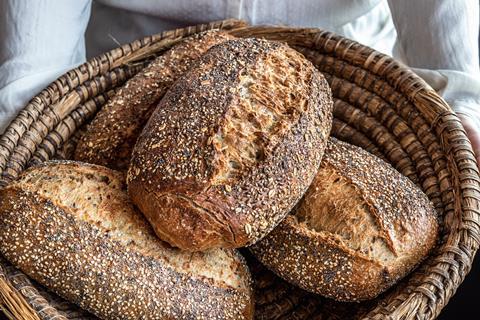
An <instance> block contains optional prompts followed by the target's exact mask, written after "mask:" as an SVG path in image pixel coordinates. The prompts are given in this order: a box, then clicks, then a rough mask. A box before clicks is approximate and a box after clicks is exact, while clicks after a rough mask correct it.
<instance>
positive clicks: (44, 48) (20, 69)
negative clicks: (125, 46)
mask: <svg viewBox="0 0 480 320" xmlns="http://www.w3.org/2000/svg"><path fill="white" fill-rule="evenodd" d="M90 7H91V0H75V1H64V0H35V1H30V0H3V1H0V43H1V45H0V133H2V132H3V131H4V129H5V127H6V126H7V125H8V123H9V122H10V121H11V120H12V119H13V117H15V115H16V114H17V113H18V111H19V110H20V109H21V108H22V107H23V106H25V104H26V103H27V102H28V101H29V100H30V99H31V98H32V97H33V96H34V95H35V94H37V93H38V92H39V91H41V90H42V89H43V88H44V87H46V86H47V85H48V84H49V83H50V82H52V81H53V80H55V79H56V78H57V77H58V76H60V75H62V74H63V73H64V72H65V71H67V70H69V69H71V68H73V67H75V66H77V65H78V64H80V63H82V62H84V61H85V41H84V32H85V29H86V26H87V23H88V19H89V16H90Z"/></svg>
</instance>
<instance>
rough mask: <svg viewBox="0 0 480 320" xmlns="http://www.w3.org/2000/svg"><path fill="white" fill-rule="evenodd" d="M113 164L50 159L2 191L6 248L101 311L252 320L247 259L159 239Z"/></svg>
mask: <svg viewBox="0 0 480 320" xmlns="http://www.w3.org/2000/svg"><path fill="white" fill-rule="evenodd" d="M123 179H124V177H123V176H122V175H121V174H120V173H118V172H114V171H112V170H110V169H107V168H104V167H100V166H94V165H86V164H81V163H75V162H50V163H46V164H44V165H42V166H39V167H34V168H31V169H29V170H27V171H26V172H24V173H23V174H22V176H21V177H20V178H19V180H18V181H16V182H14V183H13V184H11V185H9V186H8V187H6V188H4V189H2V190H0V250H1V252H2V254H4V255H5V257H6V258H8V259H9V260H10V261H11V262H12V263H13V264H14V265H16V266H17V267H19V268H20V269H21V270H23V271H24V272H25V273H26V274H27V275H29V276H30V277H32V278H33V279H35V280H37V281H38V282H40V283H41V284H43V285H44V286H46V287H47V288H49V289H51V290H53V291H55V292H56V293H58V294H60V295H61V296H63V297H65V298H66V299H68V300H70V301H72V302H75V303H77V304H78V305H80V306H81V307H82V308H85V309H86V310H88V311H90V312H92V313H94V314H96V315H97V316H99V317H100V318H104V319H251V318H252V314H253V307H252V304H253V298H252V293H251V288H250V275H249V271H248V269H247V267H246V265H245V262H244V259H243V258H242V257H241V256H240V255H239V254H238V253H237V252H236V251H234V250H223V249H216V250H210V251H207V252H204V253H187V252H181V251H179V250H178V249H174V248H171V247H170V246H168V244H166V243H164V242H162V241H160V240H159V239H158V238H157V237H156V235H155V234H154V233H153V231H152V230H151V228H150V226H149V224H148V222H147V221H145V219H144V218H143V217H142V215H141V214H140V213H139V212H138V211H137V210H136V209H135V208H134V207H133V205H132V204H131V202H130V200H129V199H128V195H127V193H126V190H125V185H124V182H123Z"/></svg>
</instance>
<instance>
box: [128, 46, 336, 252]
mask: <svg viewBox="0 0 480 320" xmlns="http://www.w3.org/2000/svg"><path fill="white" fill-rule="evenodd" d="M331 121H332V98H331V92H330V89H329V87H328V84H327V82H326V81H325V79H324V78H323V76H322V75H321V74H320V73H319V72H318V71H317V70H316V69H315V68H314V66H313V65H312V64H311V63H310V62H309V61H307V60H306V59H305V58H304V57H303V56H302V55H301V54H299V53H298V52H296V51H295V50H293V49H291V48H289V47H288V46H286V45H284V44H281V43H276V42H268V41H265V40H259V39H241V40H240V39H238V40H230V41H227V42H224V43H222V44H219V45H217V46H214V47H212V48H211V49H210V50H209V51H208V52H207V53H206V54H205V55H204V56H203V57H202V58H200V59H199V60H198V62H197V63H196V64H195V66H194V67H192V69H191V70H190V71H189V72H188V73H187V74H185V76H184V77H182V78H181V79H180V80H179V81H177V82H176V83H175V84H174V85H173V86H172V87H171V89H170V90H169V92H168V93H167V94H166V95H165V97H164V98H163V99H162V101H161V102H160V104H159V106H158V108H157V109H156V110H155V111H154V113H153V115H152V117H151V118H150V120H149V121H148V123H147V125H146V126H145V128H144V129H143V131H142V134H141V135H140V137H139V139H138V141H137V144H136V146H135V149H134V152H133V154H132V161H131V166H130V168H129V172H128V178H127V182H128V190H129V194H130V195H131V197H132V199H133V201H134V203H135V204H136V205H137V206H138V207H139V208H140V210H141V211H142V212H143V213H144V214H145V216H146V217H147V219H148V220H149V221H150V223H151V224H152V226H153V228H154V229H155V231H156V233H157V235H158V236H159V237H160V238H162V239H163V240H165V241H167V242H169V243H170V244H171V245H173V246H176V247H180V248H182V249H185V250H191V251H198V250H205V249H209V248H218V247H223V248H234V247H241V246H245V245H249V244H252V243H254V242H256V241H257V240H258V239H260V238H262V237H263V236H264V235H265V234H267V233H268V232H269V231H270V230H272V229H273V228H274V227H275V225H277V224H278V223H279V222H280V221H281V220H282V219H283V218H284V217H285V215H286V214H287V213H288V212H289V211H290V209H291V208H292V207H293V205H294V204H295V203H296V202H297V201H298V200H299V199H300V197H301V196H302V194H303V193H304V192H305V190H306V189H307V187H308V185H309V184H310V182H311V180H312V179H313V177H314V176H315V173H316V171H317V169H318V167H319V165H320V160H321V157H322V153H323V150H324V147H325V144H326V139H327V136H328V134H329V132H330V128H331Z"/></svg>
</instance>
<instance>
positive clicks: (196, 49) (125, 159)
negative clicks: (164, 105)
mask: <svg viewBox="0 0 480 320" xmlns="http://www.w3.org/2000/svg"><path fill="white" fill-rule="evenodd" d="M233 38H234V37H233V36H230V35H229V34H227V33H225V32H221V31H216V30H214V31H207V32H204V33H200V34H197V35H194V36H192V37H189V38H187V39H186V40H184V41H182V42H181V43H179V44H177V45H176V46H174V47H173V48H172V49H170V50H169V51H167V52H166V53H165V54H163V55H162V56H160V57H158V58H157V59H156V60H154V61H153V62H152V63H151V64H150V65H149V66H148V67H146V68H145V69H144V70H142V71H141V72H139V73H138V74H137V75H135V76H134V77H133V78H132V79H130V80H129V81H127V83H126V84H125V85H124V86H123V87H122V88H121V89H120V91H119V92H118V93H117V94H116V95H115V96H114V97H113V98H112V99H111V100H110V101H109V102H108V103H107V104H106V105H105V106H104V107H103V108H102V109H101V110H100V111H99V112H98V113H97V115H96V116H95V118H94V119H93V120H92V122H91V124H89V126H88V130H87V131H86V133H85V134H84V135H83V136H82V137H81V139H80V141H79V142H78V145H77V148H76V150H75V157H74V159H75V160H79V161H84V162H88V163H94V164H98V165H103V166H107V167H109V168H112V169H117V170H122V171H126V170H127V169H128V165H129V163H130V156H131V152H132V149H133V146H134V145H135V141H136V140H137V138H138V135H139V134H140V132H141V130H142V128H143V126H144V125H145V123H146V122H147V120H148V118H149V117H150V115H151V114H152V112H153V110H154V109H155V107H156V106H157V104H158V102H159V101H160V99H161V98H162V97H163V95H164V94H165V92H166V91H167V90H168V88H169V87H170V86H171V85H172V84H173V82H174V81H175V80H177V79H178V78H179V77H180V76H181V75H182V74H184V73H185V72H186V71H187V70H188V69H189V68H190V66H191V65H192V63H193V62H194V61H195V60H196V59H198V58H199V57H200V56H201V55H202V54H204V53H205V52H206V51H207V50H208V49H209V48H210V47H211V46H213V45H215V44H218V43H221V42H223V41H226V40H228V39H233Z"/></svg>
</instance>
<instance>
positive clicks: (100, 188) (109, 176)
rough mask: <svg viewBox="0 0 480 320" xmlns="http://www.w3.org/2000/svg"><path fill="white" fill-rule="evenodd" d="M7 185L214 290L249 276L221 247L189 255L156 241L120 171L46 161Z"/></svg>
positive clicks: (244, 284) (241, 285)
mask: <svg viewBox="0 0 480 320" xmlns="http://www.w3.org/2000/svg"><path fill="white" fill-rule="evenodd" d="M10 187H19V188H21V189H22V190H28V191H30V192H35V193H36V194H39V195H40V196H42V197H45V198H46V199H51V201H52V202H54V203H55V204H56V205H57V206H59V207H62V208H68V210H69V212H72V213H74V215H75V218H77V219H79V220H81V221H84V222H87V223H89V224H90V225H92V226H96V227H97V228H99V229H100V230H102V231H103V232H105V233H107V234H108V236H109V237H110V238H111V239H112V240H114V241H117V242H118V243H119V244H121V245H124V246H125V247H128V248H130V250H132V251H135V252H138V253H140V254H141V255H143V256H147V257H151V258H154V259H156V260H158V261H163V262H164V263H165V266H167V267H171V268H172V269H173V270H174V271H176V272H179V273H183V274H188V275H189V276H190V277H194V278H195V277H197V278H198V279H200V280H202V281H204V280H207V281H213V282H215V285H216V286H220V287H225V288H226V287H232V288H235V289H239V290H242V291H243V290H247V291H248V287H249V283H248V276H246V274H245V268H244V266H243V265H242V264H243V260H242V258H241V256H240V255H239V254H238V253H235V252H234V251H231V250H222V249H218V250H209V251H207V252H198V253H189V252H184V251H180V250H178V249H176V248H172V247H170V246H169V245H168V244H167V243H165V242H163V241H161V240H160V239H158V238H157V237H156V235H155V233H154V232H153V230H152V229H151V227H150V225H149V224H148V222H147V221H146V220H145V219H144V218H143V216H142V215H141V213H139V212H138V210H137V209H136V208H135V207H134V206H133V205H132V204H131V202H130V200H129V198H128V195H127V193H126V190H125V189H126V186H125V184H124V176H123V174H121V173H119V172H115V171H112V170H110V169H107V168H104V167H101V166H97V165H89V164H84V163H77V162H72V161H50V162H46V163H42V164H41V165H39V166H36V167H33V168H30V169H28V170H26V171H25V172H24V173H22V175H21V176H20V178H19V179H18V180H16V181H15V182H14V183H12V184H10ZM208 279H209V280H208Z"/></svg>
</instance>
